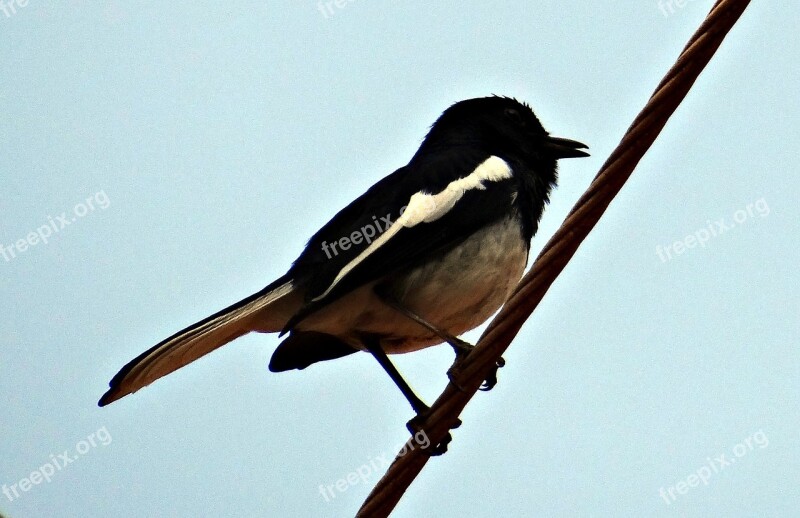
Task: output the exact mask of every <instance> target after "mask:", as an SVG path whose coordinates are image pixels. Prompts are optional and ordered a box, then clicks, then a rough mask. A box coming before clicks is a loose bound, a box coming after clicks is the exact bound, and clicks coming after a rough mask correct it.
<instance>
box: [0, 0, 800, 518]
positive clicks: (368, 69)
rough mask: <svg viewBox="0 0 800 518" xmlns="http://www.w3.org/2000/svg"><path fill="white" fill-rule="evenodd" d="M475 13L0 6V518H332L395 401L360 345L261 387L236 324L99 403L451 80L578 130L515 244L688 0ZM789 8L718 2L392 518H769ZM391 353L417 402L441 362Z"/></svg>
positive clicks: (790, 180)
mask: <svg viewBox="0 0 800 518" xmlns="http://www.w3.org/2000/svg"><path fill="white" fill-rule="evenodd" d="M9 1H10V0H5V3H4V4H3V5H6V6H7V7H8V5H9V4H8V2H9ZM17 1H19V0H17ZM23 3H24V2H23ZM493 4H497V3H492V2H476V3H474V4H470V5H467V4H465V3H464V2H454V1H443V2H436V3H435V5H430V3H429V2H422V1H414V0H412V1H405V2H394V3H386V2H377V1H374V0H358V1H350V2H340V5H342V6H343V7H341V8H339V7H336V5H335V4H331V5H332V7H331V10H329V11H325V8H324V6H323V11H325V13H323V12H321V11H320V10H319V9H318V5H317V4H316V3H315V2H314V1H312V0H307V1H300V2H291V3H283V2H271V1H268V2H254V1H247V2H245V1H229V2H214V3H205V2H187V1H176V2H127V3H126V2H120V1H111V2H109V1H99V2H88V1H86V0H67V1H52V2H44V1H42V0H30V1H29V2H28V3H27V4H26V5H24V6H18V4H15V5H16V7H15V8H14V10H13V11H12V10H10V9H9V11H8V12H9V15H8V16H6V15H5V14H4V13H3V11H2V10H1V9H0V49H2V50H0V111H1V112H2V116H0V143H1V144H2V152H1V153H0V192H2V194H3V197H2V206H1V208H2V210H0V245H2V247H3V250H4V254H5V256H8V260H6V259H5V256H4V255H0V287H1V289H2V294H3V296H2V302H0V308H1V309H2V313H3V315H4V318H3V319H2V320H0V340H1V341H2V356H0V358H2V361H0V397H2V398H3V400H4V404H3V412H2V415H3V417H2V420H3V424H2V428H1V429H2V434H0V485H5V487H6V488H8V490H9V492H10V494H11V496H12V498H9V497H8V496H7V495H5V494H2V493H0V512H2V513H4V514H6V515H7V516H8V518H30V517H33V518H38V517H52V516H70V517H71V516H81V517H84V516H88V517H95V516H97V517H101V516H123V517H127V516H131V517H134V516H137V517H138V516H170V517H193V516H213V515H218V516H242V517H250V516H282V517H283V516H288V517H311V516H352V515H353V514H354V513H355V512H356V510H357V509H358V507H359V506H360V504H361V503H362V501H363V500H364V498H365V496H366V495H367V493H368V492H369V491H370V489H371V488H372V487H373V485H374V484H375V482H376V481H377V480H378V478H379V476H380V475H381V474H382V469H383V468H381V465H382V464H381V459H382V457H391V456H393V455H394V453H395V452H396V450H397V445H398V444H400V443H402V442H403V441H404V440H405V439H406V438H407V432H406V430H405V423H406V421H407V420H408V419H410V418H411V417H412V414H411V411H410V409H409V408H408V405H407V403H406V402H405V401H404V400H403V399H402V396H401V395H400V393H399V391H397V389H396V388H395V387H394V386H393V385H392V384H391V382H390V380H389V379H388V377H386V375H385V374H384V373H383V372H382V371H381V369H380V368H379V367H378V365H377V364H376V362H375V361H374V360H373V359H372V358H370V357H369V356H368V355H364V354H360V355H354V356H351V357H348V358H344V359H341V360H337V361H334V362H328V363H326V364H322V365H316V366H313V367H311V368H309V369H308V370H306V371H303V372H291V373H285V374H280V375H278V374H272V373H269V372H268V370H267V363H268V361H269V357H270V355H271V353H272V351H273V350H274V348H275V347H276V346H277V344H278V343H279V341H278V338H277V337H276V336H264V335H260V336H255V335H252V336H248V337H245V338H242V339H240V340H238V341H236V342H235V343H233V344H231V345H229V346H227V347H225V348H223V349H221V350H220V351H217V352H216V353H214V354H212V355H210V356H209V357H207V358H204V359H203V360H201V361H198V362H196V363H194V364H192V365H191V366H189V367H188V368H185V369H183V370H181V371H179V372H177V373H175V374H173V375H171V376H169V377H167V378H164V379H162V380H160V381H159V382H157V383H155V384H154V385H152V386H150V387H148V388H147V389H144V390H142V391H140V392H138V393H136V394H134V395H132V396H128V397H126V398H124V399H123V400H120V401H119V402H117V403H114V404H113V405H111V406H110V407H107V408H103V409H100V408H98V407H97V406H96V401H97V399H98V398H99V397H100V395H101V394H102V393H103V392H104V390H105V388H106V386H107V382H108V380H109V379H110V377H111V376H112V375H113V374H114V373H116V372H117V370H118V369H119V368H120V367H121V366H122V365H123V364H125V363H126V362H127V361H128V360H130V359H131V358H133V357H134V356H136V355H137V354H139V353H140V352H141V351H143V350H144V349H146V348H148V347H150V346H151V345H153V344H154V343H156V342H158V341H159V340H161V339H162V338H164V337H165V336H167V335H170V334H172V333H173V332H175V331H177V330H178V329H181V328H183V327H184V326H186V325H188V324H190V323H192V322H194V321H196V320H198V319H200V318H202V317H205V316H206V315H208V314H210V313H212V312H214V311H216V310H218V309H220V308H222V307H224V306H226V305H228V304H230V303H232V302H234V301H236V300H238V299H240V298H242V297H244V296H246V295H248V294H250V293H252V292H254V291H257V290H258V289H260V288H262V287H263V286H265V285H266V284H267V283H269V282H270V281H272V280H273V279H274V278H276V277H277V276H279V275H281V274H282V273H284V271H285V270H286V269H287V268H288V266H289V265H290V263H291V261H292V260H293V259H294V258H295V257H296V255H297V254H298V253H299V252H300V250H301V249H302V247H303V245H304V243H305V241H306V239H308V237H310V236H311V234H312V233H313V232H314V231H315V230H316V229H317V228H318V227H319V226H320V225H322V224H323V223H325V222H326V221H327V220H328V219H329V218H330V217H331V216H332V215H333V214H334V213H335V212H336V211H337V210H339V209H340V208H341V207H343V206H344V205H345V204H346V203H348V202H349V201H350V200H351V199H353V198H354V197H356V196H358V195H359V194H360V193H361V192H363V190H364V189H366V188H367V187H368V186H370V185H371V184H372V183H374V182H375V181H377V180H378V179H380V178H381V177H383V176H384V175H386V174H388V173H389V172H391V171H392V170H394V169H395V168H397V167H399V166H401V165H403V164H405V163H406V161H407V160H408V159H409V158H410V157H411V155H412V154H413V152H414V151H415V150H416V147H417V146H418V144H419V142H420V140H421V138H422V137H423V136H424V134H425V132H426V130H427V128H428V126H429V125H430V124H431V123H432V122H433V121H434V120H435V118H436V117H437V116H438V115H439V114H440V113H441V111H442V110H444V109H445V108H446V107H447V106H448V105H450V104H451V103H453V102H455V101H457V100H460V99H464V98H469V97H477V96H484V95H489V94H493V93H495V94H503V95H510V96H515V97H517V98H519V99H521V100H524V101H527V102H529V103H530V104H531V105H532V106H533V108H534V110H535V111H536V113H537V114H538V115H539V116H540V118H541V120H542V122H543V124H544V125H545V127H546V128H547V129H548V130H549V131H551V132H552V133H553V134H555V135H558V136H564V137H569V138H574V139H578V140H581V141H583V142H586V143H587V144H588V145H589V146H590V148H591V153H592V157H591V158H588V159H581V160H570V161H564V162H563V163H562V166H561V184H560V186H559V188H558V189H557V190H556V191H555V192H554V194H553V196H552V204H551V205H550V207H549V208H548V210H547V211H546V214H545V217H544V220H543V223H542V225H541V228H540V230H539V235H538V236H537V237H536V238H535V240H534V243H533V251H534V253H536V252H538V250H539V249H540V248H541V247H542V246H543V245H544V243H545V241H546V239H547V238H548V237H549V236H550V235H551V234H552V233H553V232H554V231H555V229H556V228H557V227H558V225H559V224H560V222H561V221H562V220H563V218H564V217H565V216H566V214H567V212H568V211H569V208H570V207H571V206H572V205H573V203H574V202H575V201H576V200H577V198H578V197H579V196H580V194H581V193H582V192H583V191H584V190H585V189H586V187H587V186H588V185H589V183H590V181H591V179H592V177H593V175H594V174H595V173H596V172H597V170H598V168H599V166H600V165H601V164H602V162H603V161H604V160H605V158H606V157H607V156H608V153H609V152H610V151H611V150H612V149H613V147H614V146H615V145H616V143H617V142H618V140H619V138H620V137H621V135H622V133H623V132H624V130H625V129H626V128H627V127H628V125H629V124H630V122H631V121H632V119H633V117H634V116H635V115H636V113H637V111H638V110H639V109H640V108H641V107H642V106H643V105H644V103H645V101H646V100H647V97H648V96H649V95H650V93H651V92H652V90H653V88H654V87H655V86H656V84H657V83H658V81H659V80H660V79H661V77H662V75H663V74H664V73H665V71H666V70H667V68H668V67H669V65H671V63H672V62H673V60H674V58H675V57H676V56H677V55H678V52H679V51H680V49H681V48H682V47H683V45H684V43H685V42H686V40H687V39H688V38H689V36H690V35H691V33H692V32H693V31H694V29H695V28H696V27H697V26H698V25H699V23H700V21H701V20H702V19H703V17H704V16H705V14H706V12H707V10H708V9H709V8H710V6H711V4H712V2H711V1H710V0H708V1H706V0H693V1H690V2H688V3H686V4H685V5H684V6H683V7H682V8H678V7H674V12H673V13H670V12H669V8H668V7H666V4H663V3H662V5H663V6H664V7H665V10H664V11H663V12H662V10H660V9H659V4H658V2H657V1H656V0H646V1H637V2H632V1H631V2H617V3H609V2H578V1H568V0H561V1H558V2H556V1H549V2H522V1H515V2H504V3H502V4H497V5H493ZM795 7H796V6H795V5H794V4H790V3H789V2H785V1H784V2H777V3H769V4H768V3H765V2H758V3H754V4H753V5H752V6H751V7H750V8H749V9H748V11H747V12H745V14H744V16H743V18H742V20H741V21H740V23H739V24H738V25H737V26H736V27H735V28H734V30H733V32H732V33H731V34H730V35H729V37H728V39H727V40H726V42H725V43H724V44H723V46H722V47H721V49H720V51H719V53H718V55H717V56H716V57H715V59H714V60H713V61H712V63H711V65H710V67H709V68H708V69H707V70H706V71H705V72H704V73H703V75H702V76H701V77H700V79H699V80H698V82H697V83H696V85H695V87H694V89H693V90H692V92H691V93H690V94H689V96H688V98H687V99H686V101H685V102H684V103H683V105H682V106H681V107H680V108H679V109H678V111H677V112H676V114H675V115H674V117H673V119H672V120H671V122H670V123H669V124H668V125H667V127H666V128H665V130H664V132H663V133H662V135H661V136H660V138H659V139H658V141H657V142H656V144H655V146H654V147H653V148H652V149H651V150H650V152H649V153H648V154H647V155H646V156H645V158H644V160H643V161H642V162H641V164H640V165H639V167H638V169H637V171H636V172H635V173H634V175H633V177H632V178H631V179H630V181H629V182H628V184H627V185H626V186H625V188H624V189H623V191H622V192H621V194H620V195H619V197H618V198H617V199H616V200H615V201H614V203H613V204H612V205H611V207H610V208H609V210H608V212H607V213H606V214H605V216H604V217H603V219H602V220H601V221H600V223H599V225H598V226H597V228H596V229H595V231H594V232H593V233H592V234H591V236H590V237H589V238H588V239H587V241H586V242H585V243H584V245H583V246H582V247H581V248H580V250H579V251H578V253H577V254H576V256H575V258H574V259H573V261H572V262H571V263H570V264H569V266H568V267H567V269H566V270H565V272H564V273H563V275H562V276H561V277H560V278H559V279H558V281H557V282H556V283H555V284H554V285H553V287H552V289H551V290H550V292H549V293H548V295H547V296H546V298H545V299H544V301H543V302H542V304H541V305H540V307H539V309H538V310H537V312H536V313H535V315H534V316H533V318H531V320H530V321H529V322H528V323H527V325H526V326H525V327H524V329H523V331H522V333H521V334H520V336H519V337H518V338H517V340H516V341H515V342H514V344H512V346H511V348H510V349H509V351H508V352H507V354H506V355H505V359H506V360H507V362H508V364H507V366H506V367H505V368H504V369H502V370H501V371H500V381H499V384H498V386H497V387H496V388H495V389H494V390H493V391H491V392H489V393H480V394H479V395H478V396H477V397H476V398H475V399H474V400H473V401H472V402H471V403H470V405H469V406H468V408H467V409H466V411H465V412H464V414H463V415H462V420H463V421H464V424H463V425H462V427H461V428H459V429H458V430H456V431H455V432H454V441H453V443H452V444H451V447H450V451H449V452H448V453H447V454H446V455H445V456H443V457H440V458H437V459H434V460H432V461H431V462H430V463H428V465H427V467H426V468H425V470H424V471H423V472H422V474H421V476H420V477H419V478H418V479H417V480H416V482H415V483H414V484H413V485H412V486H411V488H410V489H409V491H408V492H407V493H406V495H405V496H404V498H403V500H402V501H401V502H400V505H399V506H398V507H397V510H396V512H395V516H398V517H416V516H442V517H455V516H475V517H494V516H526V517H527V516H567V517H575V516H586V517H588V516H625V517H627V516H630V517H639V516H665V517H671V516H686V517H703V516H760V517H763V516H776V517H782V516H794V515H796V510H797V509H798V508H800V490H798V486H799V485H800V484H799V483H800V468H798V464H797V462H796V459H797V458H799V457H800V432H799V431H798V430H799V426H798V425H800V419H798V408H800V381H798V380H800V360H799V359H798V352H797V344H798V336H799V335H800V326H799V325H798V316H797V315H798V303H799V302H800V296H798V290H797V286H798V273H797V264H798V263H799V262H800V252H798V247H797V246H796V245H795V244H794V236H795V235H797V231H798V224H797V221H798V220H800V218H798V203H797V196H798V191H799V190H800V189H798V188H799V187H800V180H799V179H798V170H797V169H798V168H797V166H796V165H795V164H796V157H795V156H794V155H795V151H796V149H797V147H798V144H800V132H799V131H798V130H799V129H800V123H798V120H800V108H799V107H798V103H797V101H796V98H797V90H798V85H799V84H800V81H798V79H800V78H799V77H798V75H799V74H798V68H797V56H798V43H797V42H796V38H794V37H792V36H791V35H792V34H794V33H795V32H796V23H797V22H796V16H794V14H793V13H794V12H795ZM665 13H666V14H665ZM90 200H91V201H90ZM90 205H91V207H90ZM748 207H749V212H748ZM73 219H74V221H73ZM717 222H719V223H717ZM65 223H69V224H68V225H66V226H65ZM718 225H723V226H725V227H726V230H724V231H723V232H722V233H719V231H718V230H717V229H718V228H721V227H719V226H718ZM709 226H710V229H713V230H714V231H715V233H717V235H711V236H710V237H707V238H706V237H704V236H705V235H706V234H704V233H703V232H704V231H705V230H706V229H709ZM45 228H50V229H51V230H52V232H51V234H52V235H49V236H47V235H45V234H47V232H48V231H47V230H45ZM53 229H55V230H53ZM37 230H38V231H39V232H40V234H36V232H37ZM32 232H33V233H34V237H30V238H29V237H28V236H29V234H30V233H32ZM708 234H711V232H710V230H709V232H708ZM687 236H692V237H689V238H687ZM42 237H44V238H45V239H47V242H46V243H45V242H44V241H43V240H42ZM698 239H705V243H704V246H702V247H701V246H699V244H698V242H697V240H698ZM20 240H22V241H23V243H22V245H21V246H18V245H17V243H18V241H20ZM676 241H681V242H682V243H683V245H678V246H677V248H676V246H675V244H674V243H675V242H676ZM31 243H33V244H31ZM692 245H694V246H693V247H692V248H681V247H682V246H683V247H685V246H692ZM658 247H661V248H660V250H662V252H661V254H659V251H658V250H659V248H658ZM667 247H670V248H669V250H670V254H671V255H670V256H669V257H666V256H665V252H664V250H666V248H667ZM9 249H11V250H13V252H14V256H13V257H12V256H11V252H9ZM475 336H477V335H475V334H471V335H469V338H475ZM395 358H396V360H397V364H398V365H399V368H400V369H401V370H402V371H403V373H404V374H405V375H406V376H407V378H408V379H409V381H410V383H411V384H412V386H414V387H415V388H416V389H417V390H418V391H419V392H420V393H421V394H422V395H423V397H424V398H425V399H427V400H429V401H430V400H433V399H434V398H435V397H436V396H437V395H438V394H439V393H440V391H441V389H442V388H443V387H444V385H445V384H446V382H447V378H446V375H445V372H446V370H447V367H448V366H449V365H450V362H451V360H452V352H451V351H450V350H449V348H448V347H446V346H445V347H441V348H432V349H429V350H426V351H422V352H418V353H414V354H411V355H405V356H402V357H395ZM65 454H66V456H67V457H69V458H70V459H71V462H70V463H69V464H65V461H64V460H63V457H62V456H63V455H65ZM721 456H722V458H721V460H717V459H720V457H721ZM730 460H733V462H730ZM52 463H57V465H58V468H60V469H53V468H52V466H53V464H52ZM62 464H63V465H62ZM723 464H725V465H723ZM47 465H50V466H51V468H48V467H46V466H47ZM363 466H374V467H375V468H376V469H377V468H380V469H381V472H380V473H377V472H374V471H373V472H372V473H368V474H366V475H365V476H364V479H365V480H361V479H359V480H357V481H356V482H355V483H351V482H348V481H347V477H348V474H349V473H353V472H357V471H358V470H359V469H361V472H362V473H365V470H364V468H363ZM371 469H372V468H371ZM49 471H53V473H52V474H48V472H49ZM34 472H35V473H38V475H32V473H34ZM44 475H47V477H46V478H49V479H50V481H49V482H48V481H47V480H45V479H43V478H42V477H44ZM700 477H702V478H703V479H704V480H700ZM350 479H351V481H352V480H355V479H354V478H353V477H352V476H351V477H350ZM25 480H27V482H25ZM339 480H343V481H344V482H340V483H339V488H343V490H341V489H336V484H337V481H339ZM37 481H38V484H37V483H36V482H37ZM15 484H16V486H15V490H16V491H17V492H18V496H16V497H15V496H14V493H13V490H12V487H11V486H14V485H15ZM22 486H24V487H25V488H27V491H23V490H22V489H21V487H22ZM320 486H323V487H324V486H331V487H332V488H333V489H332V490H331V491H332V493H330V492H329V493H328V497H327V501H326V497H325V496H323V494H322V493H321V492H320V489H319V488H320ZM662 489H663V492H662V494H661V495H660V494H659V492H660V490H662ZM670 491H671V495H672V496H670ZM331 494H334V495H335V498H332V497H331V496H330V495H331ZM663 495H666V497H665V496H663Z"/></svg>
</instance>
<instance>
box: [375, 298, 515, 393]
mask: <svg viewBox="0 0 800 518" xmlns="http://www.w3.org/2000/svg"><path fill="white" fill-rule="evenodd" d="M375 293H376V294H377V295H378V297H379V298H380V299H381V300H382V301H383V302H384V303H385V304H386V305H388V306H389V307H391V308H392V309H394V310H396V311H397V312H399V313H400V314H401V315H404V316H406V317H408V318H409V319H411V320H413V321H414V322H416V323H417V324H419V325H421V326H422V327H424V328H425V329H427V330H428V331H430V332H432V333H433V334H435V335H436V336H438V337H439V338H441V339H442V340H443V341H445V342H447V343H448V344H450V346H451V347H452V348H453V350H454V351H455V353H456V359H455V361H454V362H453V366H452V367H451V368H450V371H451V372H455V371H457V370H458V366H459V365H460V364H461V362H462V361H464V359H465V358H466V357H467V355H468V354H469V352H470V351H472V349H474V348H475V346H474V345H472V344H471V343H469V342H467V341H465V340H462V339H461V338H458V337H457V336H453V335H451V334H450V333H448V332H447V331H443V330H441V329H439V328H438V327H436V326H435V325H433V324H431V323H430V322H428V321H427V320H425V319H424V318H422V317H421V316H419V315H417V314H416V313H414V312H413V311H411V310H410V309H408V308H407V307H406V306H404V305H403V304H402V303H401V302H400V301H399V300H397V298H396V297H393V296H392V295H390V294H389V293H387V292H386V290H382V289H380V288H379V287H377V286H376V288H375ZM505 364H506V361H505V360H504V359H503V358H500V359H499V360H497V364H496V367H495V369H494V370H492V372H490V373H489V376H488V377H487V378H486V380H485V381H484V382H483V384H482V385H481V387H480V390H483V391H487V390H492V388H494V386H495V385H497V369H499V368H500V367H503V366H504V365H505ZM451 379H452V376H451ZM453 381H454V382H455V380H453Z"/></svg>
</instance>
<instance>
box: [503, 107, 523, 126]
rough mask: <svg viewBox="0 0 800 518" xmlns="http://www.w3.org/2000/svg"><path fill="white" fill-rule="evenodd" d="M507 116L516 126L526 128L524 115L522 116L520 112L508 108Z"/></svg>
mask: <svg viewBox="0 0 800 518" xmlns="http://www.w3.org/2000/svg"><path fill="white" fill-rule="evenodd" d="M505 115H506V117H508V118H509V119H510V120H511V121H512V122H514V123H515V124H519V125H520V126H525V121H524V120H523V118H522V114H520V113H519V111H517V110H515V109H514V108H506V110H505Z"/></svg>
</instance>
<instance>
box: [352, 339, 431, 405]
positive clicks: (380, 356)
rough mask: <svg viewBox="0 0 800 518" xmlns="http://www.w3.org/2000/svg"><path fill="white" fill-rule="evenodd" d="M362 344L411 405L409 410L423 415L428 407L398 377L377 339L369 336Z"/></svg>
mask: <svg viewBox="0 0 800 518" xmlns="http://www.w3.org/2000/svg"><path fill="white" fill-rule="evenodd" d="M362 342H363V343H364V346H365V347H366V348H367V350H368V351H369V352H370V353H372V356H374V357H375V359H376V360H378V363H380V364H381V367H383V370H385V371H386V374H388V375H389V377H390V378H392V381H394V384H395V385H397V388H399V389H400V392H402V393H403V395H404V396H405V397H406V399H407V400H408V402H409V404H411V408H413V409H414V412H416V413H417V414H424V413H425V412H427V411H428V410H430V407H428V405H426V404H425V403H424V402H423V401H422V400H421V399H420V398H419V396H417V395H416V394H415V393H414V391H413V390H412V389H411V387H410V386H409V385H408V383H407V382H406V380H404V379H403V376H401V375H400V372H399V371H398V370H397V367H395V366H394V364H393V363H392V362H391V360H389V357H388V356H386V352H385V351H384V350H383V348H382V347H381V346H380V343H379V341H378V339H377V338H375V337H372V336H370V337H365V338H364V339H362Z"/></svg>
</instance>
